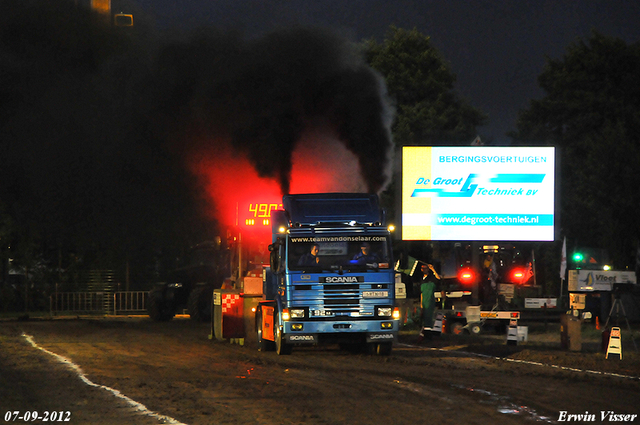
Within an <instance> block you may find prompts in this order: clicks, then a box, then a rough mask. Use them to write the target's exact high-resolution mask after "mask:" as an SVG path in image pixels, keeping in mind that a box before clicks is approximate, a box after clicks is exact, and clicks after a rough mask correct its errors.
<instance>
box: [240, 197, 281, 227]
mask: <svg viewBox="0 0 640 425" xmlns="http://www.w3.org/2000/svg"><path fill="white" fill-rule="evenodd" d="M281 209H282V203H275V202H248V203H239V204H238V223H237V224H238V225H239V226H245V227H249V228H262V227H269V226H271V214H272V213H273V211H276V210H281Z"/></svg>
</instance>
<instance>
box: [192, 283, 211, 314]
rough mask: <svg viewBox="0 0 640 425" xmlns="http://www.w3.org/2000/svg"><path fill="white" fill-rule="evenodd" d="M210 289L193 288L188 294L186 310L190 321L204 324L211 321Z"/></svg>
mask: <svg viewBox="0 0 640 425" xmlns="http://www.w3.org/2000/svg"><path fill="white" fill-rule="evenodd" d="M210 292H211V289H210V287H209V286H201V287H198V288H195V289H194V290H193V291H191V294H189V299H188V301H187V309H188V311H189V316H191V319H193V320H196V321H198V322H206V321H207V320H210V319H211V293H210Z"/></svg>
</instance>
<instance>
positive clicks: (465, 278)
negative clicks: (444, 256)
mask: <svg viewBox="0 0 640 425" xmlns="http://www.w3.org/2000/svg"><path fill="white" fill-rule="evenodd" d="M475 277H476V275H475V273H474V272H473V270H471V269H462V270H460V272H458V280H459V281H460V282H461V283H463V284H465V285H468V284H471V283H473V282H474V281H475Z"/></svg>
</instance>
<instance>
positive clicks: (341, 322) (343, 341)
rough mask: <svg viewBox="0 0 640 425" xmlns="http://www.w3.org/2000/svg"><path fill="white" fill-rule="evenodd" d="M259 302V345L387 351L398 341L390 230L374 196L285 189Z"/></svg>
mask: <svg viewBox="0 0 640 425" xmlns="http://www.w3.org/2000/svg"><path fill="white" fill-rule="evenodd" d="M282 206H283V210H279V211H275V212H274V213H273V214H272V231H273V235H272V243H271V245H270V246H269V251H270V265H269V267H268V268H266V269H265V272H264V277H263V278H264V279H263V280H264V285H263V286H264V287H263V298H262V300H261V301H260V302H259V304H258V306H257V308H256V315H255V325H256V332H257V341H258V349H259V350H261V351H265V350H270V349H275V350H276V352H277V353H278V354H290V353H291V350H292V348H293V347H294V346H298V345H317V344H339V345H340V346H341V347H342V348H347V349H349V348H352V349H367V350H368V351H369V352H371V353H376V354H381V355H388V354H390V353H391V350H392V347H393V343H394V341H396V340H397V335H398V327H399V317H400V315H399V311H398V309H397V308H395V306H394V298H395V272H394V270H393V258H392V249H391V236H390V232H389V229H388V228H387V227H386V225H385V218H384V211H383V210H382V209H381V208H380V205H379V200H378V197H377V196H376V195H371V194H362V193H356V194H354V193H325V194H302V195H285V196H284V197H283V203H282Z"/></svg>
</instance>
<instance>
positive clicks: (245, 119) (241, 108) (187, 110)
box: [157, 28, 391, 193]
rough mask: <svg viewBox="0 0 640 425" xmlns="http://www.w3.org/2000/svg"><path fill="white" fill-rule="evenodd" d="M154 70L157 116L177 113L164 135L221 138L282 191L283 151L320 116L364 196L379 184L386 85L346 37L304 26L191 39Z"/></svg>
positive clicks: (170, 50)
mask: <svg viewBox="0 0 640 425" xmlns="http://www.w3.org/2000/svg"><path fill="white" fill-rule="evenodd" d="M158 64H159V66H158V69H159V70H160V72H159V74H158V78H159V80H160V83H159V84H157V87H163V88H167V90H166V91H163V92H162V93H159V96H160V99H161V100H159V101H158V103H161V104H163V105H164V106H165V107H166V109H164V110H163V111H162V113H160V114H158V116H161V117H166V116H179V117H181V121H180V123H179V125H178V127H177V128H174V129H173V131H175V130H176V129H180V126H181V125H182V126H184V125H185V124H188V125H190V126H191V125H196V127H197V128H198V130H199V131H200V132H202V134H201V137H200V138H198V140H206V141H209V140H212V139H213V140H216V139H218V140H219V139H220V137H221V136H224V137H228V138H230V139H231V141H232V145H233V146H234V147H235V148H236V149H237V150H238V151H240V152H242V153H243V154H245V155H246V156H247V157H248V158H249V159H250V160H251V161H252V163H253V164H254V166H255V167H256V169H257V170H258V172H259V174H260V175H261V176H264V177H273V178H275V179H277V181H279V182H280V185H281V188H282V192H283V193H288V192H289V179H290V172H291V154H292V152H293V150H294V148H295V146H296V144H297V143H298V141H299V140H300V136H301V134H302V132H303V131H304V130H305V129H307V128H308V126H309V125H310V123H317V122H318V121H319V119H320V121H322V122H323V123H326V125H329V126H332V127H333V128H332V129H333V130H334V131H335V132H336V133H337V134H338V137H339V139H340V140H341V141H342V142H343V143H344V144H345V146H346V147H347V148H348V149H349V150H351V151H352V152H353V153H354V154H356V156H357V157H358V158H359V162H360V164H359V165H360V169H361V172H362V174H363V179H364V180H365V182H366V184H367V187H368V190H369V191H370V192H374V193H376V192H379V191H381V190H382V189H383V188H384V186H385V184H386V182H387V179H388V177H389V176H388V172H389V170H388V164H389V159H388V157H389V153H390V152H391V139H390V125H391V114H390V109H389V107H388V104H387V101H386V97H385V86H384V84H383V82H382V80H381V79H380V77H379V76H378V75H377V74H376V73H374V72H373V70H372V69H371V68H370V67H368V66H367V65H366V64H365V63H364V62H363V61H362V59H361V58H360V55H359V52H358V50H357V48H356V46H355V45H354V44H353V43H351V42H349V41H348V40H346V39H343V38H340V37H338V36H336V35H334V34H332V33H330V32H327V31H323V30H319V29H305V28H297V29H289V30H282V31H278V32H275V33H272V34H269V35H267V36H265V37H263V38H260V39H258V40H251V41H244V40H241V39H240V38H239V37H236V36H230V35H224V34H216V33H212V32H209V33H200V34H199V35H197V36H194V37H193V38H192V39H190V40H189V41H187V42H184V43H177V44H174V45H171V46H167V47H164V48H163V49H162V50H161V52H160V54H159V59H158ZM182 128H184V127H182ZM193 141H194V140H191V141H188V143H190V142H193Z"/></svg>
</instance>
